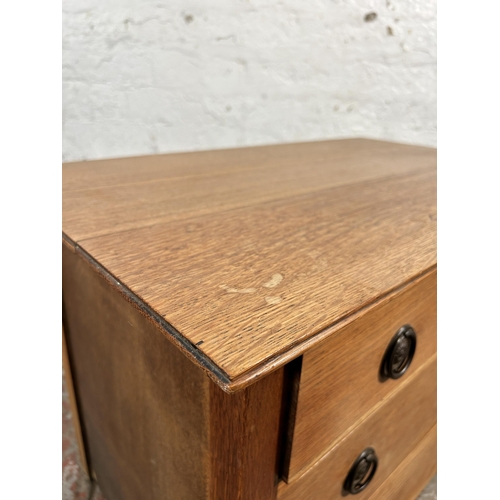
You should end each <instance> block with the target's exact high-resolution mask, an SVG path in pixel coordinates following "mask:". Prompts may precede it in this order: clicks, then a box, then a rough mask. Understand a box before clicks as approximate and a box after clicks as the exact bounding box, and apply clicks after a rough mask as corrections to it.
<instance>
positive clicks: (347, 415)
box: [283, 270, 436, 482]
mask: <svg viewBox="0 0 500 500" xmlns="http://www.w3.org/2000/svg"><path fill="white" fill-rule="evenodd" d="M403 325H410V326H411V327H412V328H413V329H414V331H415V333H416V349H415V353H414V357H413V360H412V362H411V364H410V366H409V368H408V370H407V371H406V373H405V374H404V375H403V376H401V377H400V378H398V379H392V378H388V379H386V380H382V379H381V377H380V368H381V364H382V359H383V358H384V355H385V353H386V350H387V347H388V345H389V343H390V342H391V340H392V339H393V338H394V336H395V334H396V333H397V332H398V331H399V329H400V328H401V327H402V326H403ZM435 352H436V270H434V271H432V272H430V273H428V274H426V275H425V276H423V277H421V278H419V279H417V280H415V281H413V282H412V283H410V284H408V285H406V286H405V287H404V288H403V289H402V290H399V291H397V292H395V293H393V294H392V295H390V296H389V297H387V298H386V299H384V300H383V301H382V302H381V303H378V304H377V305H374V306H373V307H372V308H371V309H368V310H367V311H366V312H364V313H360V314H359V316H358V317H357V318H356V319H354V320H353V321H352V322H350V323H348V324H347V325H346V326H345V327H344V328H342V329H341V330H339V332H338V333H337V334H336V335H334V336H333V337H332V338H328V339H327V340H326V341H324V342H322V343H321V344H320V345H318V346H317V347H315V348H313V349H311V350H310V351H307V352H306V353H305V354H304V356H303V361H302V370H301V375H300V385H299V392H298V396H297V400H296V401H297V403H296V408H295V424H294V425H293V418H292V423H291V424H290V427H291V428H290V430H289V443H290V446H291V449H288V450H287V457H288V460H287V462H288V463H285V467H284V471H283V476H284V478H285V479H286V480H287V481H288V482H290V481H291V480H293V478H294V477H296V476H298V475H300V474H301V473H302V472H303V471H304V470H307V469H308V468H309V467H310V466H311V465H312V464H313V463H314V462H315V461H317V460H318V459H319V458H321V456H322V455H324V454H325V453H326V452H327V450H329V449H331V448H332V447H333V446H334V445H335V443H336V442H338V441H339V440H340V439H341V438H342V436H343V435H345V433H346V432H348V430H349V429H351V428H352V427H353V426H355V425H356V424H357V422H358V421H359V420H360V419H361V418H362V417H363V416H364V415H365V414H366V413H367V412H369V411H371V409H372V407H373V406H374V405H376V404H378V403H379V402H380V401H381V400H383V399H384V398H387V397H388V396H389V395H390V394H391V393H392V392H393V391H394V390H396V389H397V388H398V387H399V386H400V385H401V384H403V383H404V382H405V381H407V380H408V379H409V378H411V377H412V375H413V374H414V373H415V371H416V370H418V368H419V367H420V366H422V365H423V364H424V363H425V362H426V361H427V360H429V359H430V357H431V356H432V355H433V354H434V353H435ZM292 427H293V428H292Z"/></svg>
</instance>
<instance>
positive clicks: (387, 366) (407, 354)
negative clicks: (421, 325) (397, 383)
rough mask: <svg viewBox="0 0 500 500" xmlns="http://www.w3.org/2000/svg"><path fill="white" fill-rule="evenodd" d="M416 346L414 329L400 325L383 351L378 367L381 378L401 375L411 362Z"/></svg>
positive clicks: (394, 377)
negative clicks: (380, 363) (380, 364)
mask: <svg viewBox="0 0 500 500" xmlns="http://www.w3.org/2000/svg"><path fill="white" fill-rule="evenodd" d="M416 347H417V335H416V334H415V331H414V330H413V328H412V327H411V326H410V325H405V326H402V327H401V328H400V329H399V330H398V332H397V333H396V335H394V337H392V339H391V341H390V342H389V345H388V346H387V349H386V351H385V354H384V358H383V360H382V366H381V369H380V376H381V378H382V380H386V379H388V378H393V379H397V378H399V377H401V376H403V375H404V374H405V372H406V370H408V368H409V366H410V364H411V361H412V359H413V356H414V354H415V348H416Z"/></svg>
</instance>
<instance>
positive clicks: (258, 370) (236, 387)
mask: <svg viewBox="0 0 500 500" xmlns="http://www.w3.org/2000/svg"><path fill="white" fill-rule="evenodd" d="M63 241H64V244H65V245H66V246H70V247H72V248H73V249H74V251H75V252H76V253H78V255H79V256H80V257H82V258H83V259H84V260H85V261H86V262H87V264H88V265H90V266H91V267H92V268H93V269H94V270H95V271H96V272H97V273H98V274H100V275H101V276H102V277H104V278H105V279H106V281H107V282H108V283H110V284H111V285H112V286H113V287H114V288H116V289H117V290H118V291H119V292H120V294H121V295H122V296H123V297H125V298H126V299H127V300H128V301H129V302H130V303H131V304H133V305H134V307H136V308H137V309H138V310H139V311H141V313H142V314H143V315H144V316H145V317H146V318H147V319H148V320H149V321H150V322H151V323H153V324H154V325H155V326H156V327H157V328H159V329H160V331H161V332H162V333H163V334H164V335H165V336H166V337H167V338H169V339H170V340H171V341H172V342H173V343H174V344H176V345H177V347H179V348H180V349H181V351H182V352H183V353H184V354H185V355H186V356H187V357H188V358H190V359H191V360H192V361H194V362H195V363H197V364H198V365H199V366H200V367H201V368H202V369H203V370H204V371H205V373H207V375H208V376H209V377H210V378H211V379H212V380H213V381H214V382H215V383H216V384H217V385H218V386H219V387H221V389H222V390H224V391H225V392H227V393H233V392H238V391H240V390H242V389H244V388H245V387H248V386H249V385H251V384H253V383H254V382H256V381H257V380H259V379H261V378H263V377H264V376H265V375H266V374H268V373H271V372H273V371H274V370H277V369H278V368H280V367H282V366H283V365H285V364H286V363H288V362H290V361H291V360H292V359H294V358H296V357H298V356H300V355H301V354H303V353H304V352H305V351H306V350H307V349H309V348H311V347H313V346H315V345H316V344H317V343H319V342H321V341H322V340H323V339H325V338H326V337H330V336H331V335H334V334H335V333H336V331H337V330H340V329H341V328H343V327H344V326H346V325H347V324H348V323H350V322H351V321H354V320H355V319H357V318H358V317H359V316H361V315H363V314H364V313H366V312H368V311H370V310H371V309H372V308H374V307H377V306H379V305H380V304H381V303H382V302H384V301H386V300H390V299H391V298H392V297H393V296H394V295H396V294H397V293H399V292H400V291H401V290H402V289H404V288H405V287H406V286H408V285H411V284H413V283H416V282H418V281H419V280H421V279H423V278H425V277H426V276H427V275H428V274H430V273H432V272H434V271H435V270H436V268H437V264H434V265H433V266H431V267H429V268H428V269H426V270H425V271H423V272H422V273H420V274H418V275H416V276H413V277H412V278H411V279H410V280H409V281H407V282H405V283H403V284H401V285H399V286H398V287H396V288H394V289H392V290H389V291H388V292H387V293H385V294H384V295H382V296H379V297H377V298H376V300H375V301H372V302H370V303H368V304H365V305H364V306H363V307H361V308H360V309H358V310H357V311H355V312H353V313H351V314H349V315H347V316H346V317H343V318H340V319H339V320H338V321H336V322H335V323H333V324H332V325H330V326H329V327H327V328H325V329H323V330H322V331H320V332H318V333H316V334H314V335H312V336H311V337H308V338H307V339H304V340H303V341H302V342H299V343H298V344H295V345H292V346H290V347H289V348H288V349H287V350H286V351H282V352H278V353H277V354H275V355H274V356H272V357H270V358H268V359H266V360H264V361H263V362H262V363H261V364H259V365H257V366H256V367H255V368H253V369H251V370H248V371H247V372H245V373H243V374H241V375H239V376H238V377H235V378H234V379H230V378H229V376H228V375H227V373H225V372H224V370H222V369H221V368H220V367H219V366H217V365H216V364H215V363H214V362H213V361H212V360H211V359H210V358H209V357H208V356H207V355H206V354H204V353H203V352H201V351H200V350H199V349H197V347H196V346H195V345H194V344H193V343H191V342H190V341H189V340H188V339H187V338H185V337H184V336H183V335H182V334H181V333H180V332H179V331H178V330H177V329H176V328H175V327H174V326H173V325H171V324H170V323H168V322H167V321H166V320H165V319H164V318H163V317H161V316H160V315H159V314H158V313H156V312H155V311H154V310H153V309H152V308H151V307H150V306H149V305H148V304H147V303H146V302H145V301H144V300H142V299H141V298H140V297H138V296H137V295H136V294H135V293H133V292H132V291H131V290H130V289H129V288H128V287H127V286H125V285H124V284H123V283H121V282H120V281H119V280H117V279H116V278H115V277H114V276H113V274H112V273H110V272H109V271H108V270H107V269H106V268H105V267H104V266H102V265H101V264H100V263H99V262H98V261H96V260H95V259H94V258H93V257H92V256H91V255H90V254H89V253H88V252H86V251H85V250H84V249H83V248H81V247H80V246H79V245H78V243H76V242H74V241H73V240H72V239H71V238H70V237H69V236H68V235H66V234H65V233H63Z"/></svg>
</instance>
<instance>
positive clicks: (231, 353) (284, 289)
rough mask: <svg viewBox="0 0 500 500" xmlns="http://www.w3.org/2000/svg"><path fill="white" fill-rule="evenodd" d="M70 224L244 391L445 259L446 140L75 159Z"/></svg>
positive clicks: (222, 376) (216, 371) (66, 211)
mask: <svg viewBox="0 0 500 500" xmlns="http://www.w3.org/2000/svg"><path fill="white" fill-rule="evenodd" d="M63 232H64V233H65V235H66V237H67V238H68V239H69V240H70V241H71V243H72V244H75V245H76V247H77V249H79V250H80V251H82V254H84V255H86V256H87V257H88V258H91V259H93V260H95V261H96V262H94V264H95V265H96V266H97V267H99V268H103V269H104V270H105V271H106V272H107V273H109V274H110V275H111V276H112V278H114V279H116V280H117V283H116V284H117V286H120V287H122V288H123V289H125V290H126V291H127V293H130V294H131V296H133V298H134V300H135V301H136V303H138V304H139V307H141V308H143V309H144V310H147V311H148V313H150V314H151V315H152V317H153V320H155V321H156V322H157V323H158V324H159V325H160V327H161V328H163V329H164V331H165V334H167V335H170V336H172V335H173V340H174V341H175V342H176V343H177V344H178V345H179V346H180V347H181V348H182V349H184V350H185V351H186V353H187V354H188V355H189V356H191V357H192V358H194V359H195V360H197V361H198V362H200V364H201V365H202V366H203V367H204V368H205V369H206V370H208V371H209V373H211V375H212V377H213V378H214V380H216V381H217V382H218V383H219V384H220V385H221V386H222V387H223V388H225V389H226V390H236V389H237V388H239V387H242V386H243V385H245V383H248V382H249V381H251V380H254V379H256V378H258V377H260V376H262V375H264V374H265V373H267V372H268V371H270V370H271V369H273V368H275V367H276V366H279V365H280V364H282V363H284V362H285V361H286V360H287V359H289V358H290V356H291V355H292V354H293V356H296V355H298V354H300V353H301V352H302V350H304V349H305V348H306V347H309V346H310V345H312V343H314V342H315V341H316V339H317V340H319V339H320V338H323V337H324V336H325V335H330V334H333V333H334V332H335V330H336V325H339V326H340V325H341V324H342V323H345V321H348V320H349V317H350V316H351V315H353V314H355V313H357V312H359V311H360V310H362V309H363V308H366V307H369V306H370V305H371V304H374V303H375V302H376V301H377V300H379V299H381V298H382V297H383V296H385V295H387V294H388V293H391V292H393V291H394V290H395V289H397V288H398V287H401V286H402V285H404V284H406V283H408V282H409V281H411V280H413V279H415V278H416V277H417V276H419V275H421V274H422V273H425V272H428V271H429V270H431V269H433V268H434V267H435V265H436V151H435V149H430V148H424V147H418V146H408V145H401V144H394V143H388V142H381V141H372V140H366V139H347V140H338V141H322V142H310V143H299V144H290V145H279V146H262V147H255V148H239V149H231V150H219V151H208V152H199V153H181V154H170V155H158V156H150V157H136V158H125V159H116V160H101V161H92V162H79V163H70V164H65V165H64V166H63Z"/></svg>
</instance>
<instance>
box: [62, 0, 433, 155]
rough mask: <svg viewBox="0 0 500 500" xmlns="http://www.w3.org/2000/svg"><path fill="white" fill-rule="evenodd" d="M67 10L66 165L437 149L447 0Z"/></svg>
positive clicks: (106, 2)
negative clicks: (377, 142)
mask: <svg viewBox="0 0 500 500" xmlns="http://www.w3.org/2000/svg"><path fill="white" fill-rule="evenodd" d="M63 9H64V14H63V160H64V161H72V160H80V159H91V158H103V157H116V156H126V155H138V154H149V153H156V152H169V151H189V150H199V149H208V148H221V147H231V146H240V145H254V144H271V143H277V142H291V141H300V140H313V139H322V138H334V137H348V136H366V137H374V138H384V139H389V140H397V141H403V142H412V143H417V144H425V145H435V143H436V0H287V1H276V0H273V1H270V0H212V1H204V2H202V1H201V0H198V1H195V0H183V1H180V0H169V1H166V0H155V1H152V0H64V1H63ZM370 12H374V13H376V19H374V20H371V21H367V20H365V16H366V14H368V13H370ZM371 17H374V16H371Z"/></svg>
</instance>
